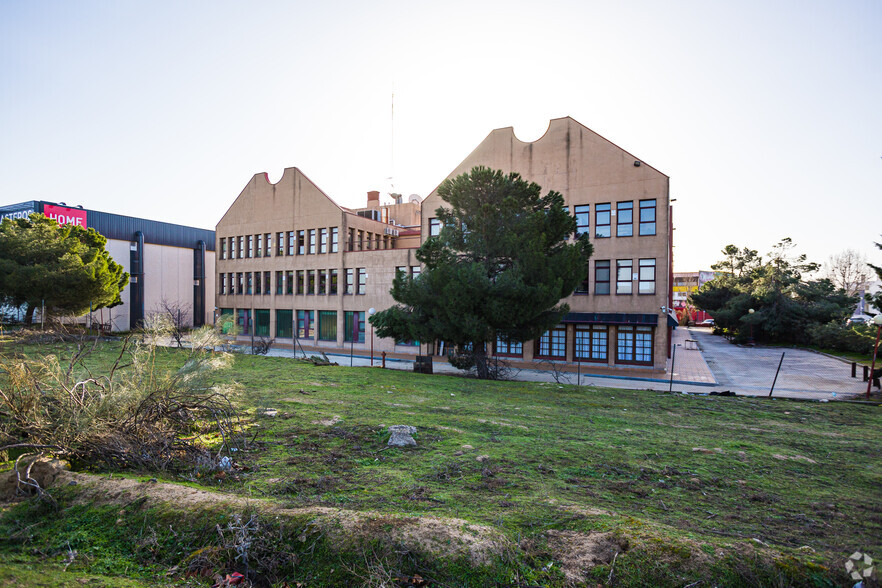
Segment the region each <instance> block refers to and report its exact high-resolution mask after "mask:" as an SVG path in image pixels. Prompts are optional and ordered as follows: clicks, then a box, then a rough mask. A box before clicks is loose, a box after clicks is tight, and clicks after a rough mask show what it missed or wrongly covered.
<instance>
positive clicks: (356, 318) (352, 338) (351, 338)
mask: <svg viewBox="0 0 882 588" xmlns="http://www.w3.org/2000/svg"><path fill="white" fill-rule="evenodd" d="M343 317H344V319H345V321H344V323H345V324H344V326H343V328H344V329H345V332H344V333H343V340H344V341H346V342H347V343H350V342H354V343H364V312H359V311H351V310H347V311H346V312H345V314H344V315H343Z"/></svg>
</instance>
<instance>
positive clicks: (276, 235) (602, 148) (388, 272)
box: [216, 117, 675, 370]
mask: <svg viewBox="0 0 882 588" xmlns="http://www.w3.org/2000/svg"><path fill="white" fill-rule="evenodd" d="M476 165H483V166H486V167H490V168H493V169H501V170H503V171H504V172H510V171H514V172H518V173H520V174H521V176H523V177H524V178H525V179H526V180H528V181H533V182H536V183H537V184H539V185H540V186H542V189H543V192H546V191H548V190H557V191H559V192H560V193H562V194H563V196H564V199H565V201H566V205H567V206H568V207H569V210H570V211H571V212H573V213H574V214H575V215H576V217H577V223H578V230H579V231H580V232H587V233H588V234H589V235H590V236H591V241H592V242H593V243H594V255H593V257H592V259H591V272H590V275H589V276H588V279H586V281H585V282H584V283H583V284H581V285H580V286H579V288H578V289H577V290H576V292H575V293H574V294H573V295H572V296H570V297H569V298H568V299H566V302H567V303H568V304H569V306H570V313H569V314H568V315H566V316H565V317H564V319H563V321H562V323H561V324H560V325H559V326H558V327H557V328H555V329H552V330H551V331H549V332H547V333H545V334H544V335H543V336H542V337H541V338H540V339H538V340H536V341H530V342H526V343H523V344H519V343H510V344H506V343H504V342H502V341H499V342H497V343H496V344H495V345H494V349H493V352H494V353H495V354H497V355H500V356H505V357H507V358H509V359H510V360H511V361H512V362H513V363H515V364H524V365H531V364H532V363H533V362H535V361H543V362H544V361H566V362H577V361H578V362H590V363H593V364H595V365H597V366H598V367H601V366H602V367H603V368H605V369H623V368H645V367H650V368H655V369H661V370H663V369H665V361H666V358H667V356H668V354H669V352H670V340H671V327H672V322H671V320H670V317H669V316H668V309H669V308H670V307H671V245H672V243H671V235H672V231H671V227H672V225H671V217H670V205H669V192H668V190H669V180H668V177H667V176H666V175H664V174H662V173H661V172H659V171H658V170H656V169H654V168H652V167H651V166H649V165H647V164H645V163H644V162H643V161H642V160H641V159H639V158H637V157H635V156H633V155H631V154H629V153H628V152H626V151H624V150H623V149H621V148H619V147H618V146H616V145H614V144H613V143H611V142H609V141H607V140H606V139H604V138H603V137H601V136H599V135H598V134H596V133H594V132H593V131H591V130H590V129H588V128H587V127H585V126H583V125H581V124H580V123H578V122H576V121H575V120H573V119H571V118H568V117H567V118H561V119H555V120H552V121H551V123H550V124H549V128H548V130H547V131H546V133H545V135H543V136H542V137H541V138H540V139H538V140H536V141H534V142H523V141H520V140H519V139H518V138H517V137H516V136H515V135H514V131H513V129H512V128H510V127H509V128H503V129H497V130H495V131H493V132H491V133H490V135H489V136H488V137H487V138H486V139H485V140H484V141H483V142H482V143H481V144H480V145H478V147H477V148H476V149H475V150H474V151H473V152H472V153H471V154H470V155H469V156H468V157H467V158H466V159H465V160H463V162H462V163H460V165H459V166H458V167H457V168H456V169H454V170H453V171H452V172H451V173H450V175H449V176H448V177H455V176H457V175H460V174H462V173H464V172H467V171H469V170H470V169H471V168H472V167H474V166H476ZM443 204H444V202H443V201H442V200H441V198H440V197H439V196H438V195H437V193H436V192H435V191H433V192H432V193H431V194H429V195H428V196H427V197H426V198H425V199H424V200H423V201H422V202H420V201H419V199H413V200H411V201H409V202H401V200H400V198H399V199H398V200H397V201H396V202H395V203H394V204H381V203H380V200H379V193H378V192H369V193H368V199H367V202H366V206H365V207H364V208H359V209H347V208H344V207H341V206H339V205H337V204H336V203H335V202H334V201H333V200H331V199H330V198H329V197H328V196H327V195H325V194H324V193H323V192H322V191H321V190H320V189H319V188H318V187H317V186H315V184H313V183H312V182H311V181H310V180H309V179H308V178H307V177H306V176H305V175H304V174H303V173H302V172H301V171H300V170H298V169H296V168H289V169H286V170H285V172H284V174H283V176H282V178H281V179H280V180H279V182H278V183H276V184H272V183H270V182H269V180H268V178H267V176H266V174H257V175H255V176H254V177H253V178H252V179H251V181H250V182H249V183H248V185H247V186H246V187H245V189H244V190H243V191H242V192H241V194H240V195H239V196H238V198H236V200H235V201H234V202H233V204H232V206H231V207H230V209H229V210H228V211H227V213H226V214H225V215H224V216H223V218H222V219H221V221H220V222H219V223H218V225H217V231H216V232H217V239H218V241H217V252H218V260H217V271H218V278H217V283H218V289H217V298H216V300H217V302H216V306H217V307H218V309H219V312H222V313H229V314H232V315H234V316H235V317H236V321H237V323H238V324H239V328H240V330H241V332H242V335H243V336H246V337H250V336H252V335H256V336H263V337H267V338H274V339H275V340H276V343H277V344H284V343H285V342H286V340H290V342H291V344H292V345H300V346H303V347H306V348H309V349H325V350H328V351H331V350H335V349H346V350H347V351H348V350H349V348H350V347H354V348H355V349H358V350H359V351H360V352H362V353H365V352H367V351H368V348H369V347H373V348H375V350H376V351H378V352H379V351H387V352H390V353H396V354H404V355H418V354H440V353H443V347H442V345H441V344H440V343H439V342H428V343H427V342H422V343H420V342H415V341H392V340H377V341H373V337H371V336H370V331H369V327H368V326H366V319H367V317H368V315H369V314H370V310H371V309H375V310H382V309H385V308H388V307H390V306H392V305H393V304H395V302H394V300H393V299H392V297H391V295H390V294H389V290H390V288H391V285H392V280H393V278H394V276H395V273H396V271H397V270H401V271H405V272H408V273H410V274H412V275H415V274H418V273H419V271H420V266H419V262H418V261H417V260H416V257H415V255H414V253H415V249H416V248H417V247H419V245H420V244H421V243H422V242H423V241H424V240H425V239H426V238H428V237H429V236H430V235H434V234H437V232H438V231H439V230H440V225H439V224H438V222H437V219H436V218H435V210H436V209H437V208H438V207H440V206H442V205H443ZM674 324H675V323H674Z"/></svg>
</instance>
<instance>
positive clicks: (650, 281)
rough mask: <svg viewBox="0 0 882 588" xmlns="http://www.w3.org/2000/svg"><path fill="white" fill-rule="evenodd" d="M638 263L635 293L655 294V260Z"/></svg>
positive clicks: (642, 260)
mask: <svg viewBox="0 0 882 588" xmlns="http://www.w3.org/2000/svg"><path fill="white" fill-rule="evenodd" d="M638 263H639V265H638V277H639V281H638V282H637V293H638V294H655V260H654V259H641V260H640V261H639V262H638Z"/></svg>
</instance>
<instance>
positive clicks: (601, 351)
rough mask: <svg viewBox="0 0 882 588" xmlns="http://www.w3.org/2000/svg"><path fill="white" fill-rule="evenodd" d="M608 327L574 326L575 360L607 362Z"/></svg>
mask: <svg viewBox="0 0 882 588" xmlns="http://www.w3.org/2000/svg"><path fill="white" fill-rule="evenodd" d="M608 348H609V327H606V326H604V325H579V326H576V353H575V358H576V359H579V360H582V361H603V362H605V361H607V357H608Z"/></svg>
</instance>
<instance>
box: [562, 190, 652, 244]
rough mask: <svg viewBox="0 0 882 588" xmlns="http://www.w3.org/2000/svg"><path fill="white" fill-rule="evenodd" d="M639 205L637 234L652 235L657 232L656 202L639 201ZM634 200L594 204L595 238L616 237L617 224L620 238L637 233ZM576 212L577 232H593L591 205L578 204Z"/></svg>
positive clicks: (617, 232)
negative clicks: (635, 230)
mask: <svg viewBox="0 0 882 588" xmlns="http://www.w3.org/2000/svg"><path fill="white" fill-rule="evenodd" d="M637 204H638V206H637V211H636V212H637V235H641V236H649V235H655V234H656V210H655V209H656V201H655V199H650V200H639V201H638V203H637ZM634 213H635V210H634V201H633V200H625V201H621V202H616V203H615V208H613V203H612V202H602V203H599V204H595V205H594V233H593V236H594V238H595V239H608V238H610V237H612V236H613V225H615V236H616V237H633V236H634V220H635V217H634ZM573 214H575V215H576V232H577V233H578V234H579V235H581V234H584V233H587V234H588V235H591V234H592V233H591V205H590V204H577V205H575V206H574V207H573ZM614 220H615V222H613V221H614Z"/></svg>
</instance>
